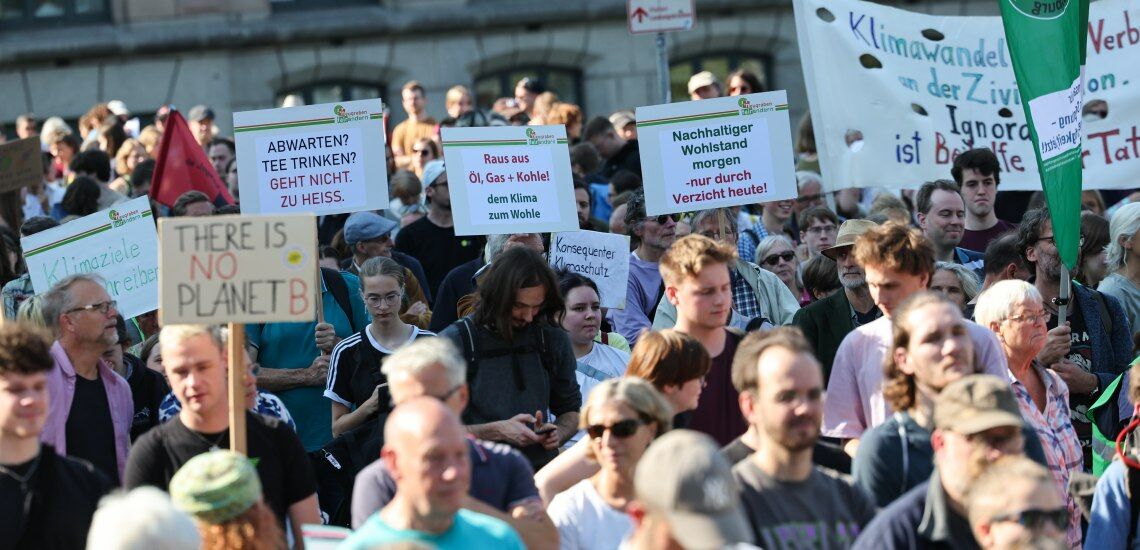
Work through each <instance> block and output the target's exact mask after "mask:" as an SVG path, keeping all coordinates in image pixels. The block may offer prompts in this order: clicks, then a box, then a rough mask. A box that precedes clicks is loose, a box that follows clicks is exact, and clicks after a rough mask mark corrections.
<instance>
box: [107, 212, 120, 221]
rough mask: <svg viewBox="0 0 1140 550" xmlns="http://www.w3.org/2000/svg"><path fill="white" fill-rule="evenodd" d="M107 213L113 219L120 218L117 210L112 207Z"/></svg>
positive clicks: (117, 219)
mask: <svg viewBox="0 0 1140 550" xmlns="http://www.w3.org/2000/svg"><path fill="white" fill-rule="evenodd" d="M107 215H108V216H110V218H111V219H112V220H114V221H119V218H121V216H119V211H118V210H114V209H112V210H110V211H108V212H107Z"/></svg>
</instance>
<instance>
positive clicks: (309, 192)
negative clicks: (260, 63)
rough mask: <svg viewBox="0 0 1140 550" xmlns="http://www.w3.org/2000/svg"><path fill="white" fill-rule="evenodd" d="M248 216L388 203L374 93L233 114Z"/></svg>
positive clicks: (380, 109)
mask: <svg viewBox="0 0 1140 550" xmlns="http://www.w3.org/2000/svg"><path fill="white" fill-rule="evenodd" d="M234 141H235V143H236V145H237V159H238V161H237V162H238V185H239V187H240V191H241V208H242V212H243V213H247V214H291V213H315V214H343V213H346V212H357V211H360V210H376V209H381V208H387V206H388V168H387V164H386V162H385V157H384V120H383V107H382V105H381V102H380V100H379V99H368V100H360V101H345V102H342V103H326V104H322V105H305V106H302V107H288V108H283V109H266V110H261V111H245V112H241V113H234Z"/></svg>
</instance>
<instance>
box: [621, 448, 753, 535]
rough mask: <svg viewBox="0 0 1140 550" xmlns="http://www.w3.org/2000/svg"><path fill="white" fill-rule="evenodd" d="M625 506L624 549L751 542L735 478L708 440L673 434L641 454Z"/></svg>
mask: <svg viewBox="0 0 1140 550" xmlns="http://www.w3.org/2000/svg"><path fill="white" fill-rule="evenodd" d="M633 483H634V491H635V493H636V495H637V499H636V500H634V501H633V502H632V503H631V504H630V505H629V515H630V516H631V517H632V518H633V523H634V530H633V532H632V533H631V534H630V535H629V538H627V539H626V540H625V542H624V543H623V544H622V548H625V549H627V550H656V549H658V548H691V549H695V548H725V547H734V545H745V544H751V543H752V533H751V532H750V531H749V529H748V523H747V522H746V521H745V519H744V513H743V511H742V510H741V506H740V500H739V499H737V498H736V480H734V479H733V478H732V470H731V468H730V467H729V465H728V462H727V461H726V460H725V459H724V458H723V457H722V456H720V453H718V452H717V448H716V443H715V442H714V441H713V440H712V438H710V437H709V436H707V435H705V434H702V433H698V432H694V431H691V430H673V431H671V432H669V433H666V434H665V435H663V436H661V437H659V438H657V440H656V441H654V442H653V444H652V445H650V446H649V448H648V449H647V450H646V451H645V454H644V455H642V457H641V460H640V461H639V462H638V464H637V473H636V474H635V475H634V481H633Z"/></svg>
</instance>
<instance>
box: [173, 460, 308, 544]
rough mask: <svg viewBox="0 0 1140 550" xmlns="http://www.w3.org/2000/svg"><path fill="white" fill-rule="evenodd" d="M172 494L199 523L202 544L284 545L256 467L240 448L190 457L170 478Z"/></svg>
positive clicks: (176, 503)
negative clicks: (262, 490) (242, 453)
mask: <svg viewBox="0 0 1140 550" xmlns="http://www.w3.org/2000/svg"><path fill="white" fill-rule="evenodd" d="M170 499H171V501H173V502H174V506H175V507H177V508H178V509H179V510H182V511H183V512H186V513H187V514H190V515H191V516H192V517H193V518H194V522H195V523H197V524H198V533H199V534H200V535H201V536H202V550H284V549H285V547H286V546H285V533H284V532H283V531H282V530H281V526H280V525H278V524H277V518H276V517H274V516H273V511H272V510H270V508H269V506H267V505H266V504H265V501H264V500H263V499H262V495H261V479H260V478H258V475H257V470H256V469H254V467H253V464H251V463H250V461H249V459H247V458H246V457H245V456H242V455H241V454H238V453H235V452H233V451H229V450H218V451H210V452H208V453H205V454H200V455H198V456H196V457H194V458H191V459H190V460H189V461H188V462H186V464H184V465H183V466H182V468H180V469H179V470H178V471H177V472H175V473H174V477H172V478H171V479H170Z"/></svg>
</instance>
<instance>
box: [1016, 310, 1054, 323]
mask: <svg viewBox="0 0 1140 550" xmlns="http://www.w3.org/2000/svg"><path fill="white" fill-rule="evenodd" d="M1052 318H1053V314H1052V313H1049V312H1048V311H1045V312H1042V313H1038V314H1037V315H1029V314H1022V315H1010V316H1009V317H1006V319H1009V320H1010V321H1017V322H1019V323H1029V324H1034V323H1037V322H1038V321H1040V322H1042V323H1048V322H1049V320H1050V319H1052Z"/></svg>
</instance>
